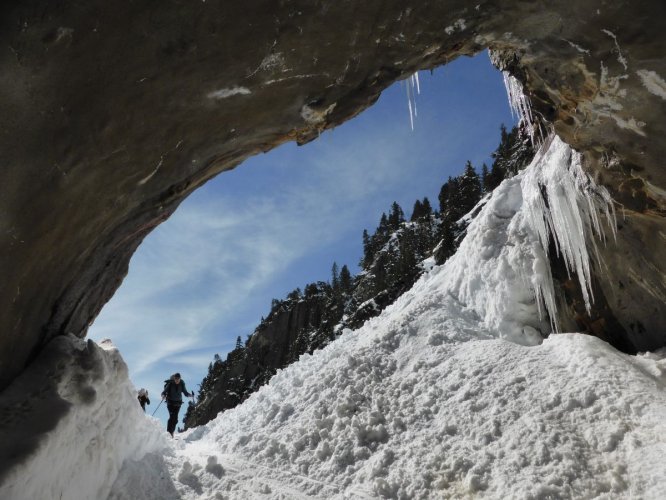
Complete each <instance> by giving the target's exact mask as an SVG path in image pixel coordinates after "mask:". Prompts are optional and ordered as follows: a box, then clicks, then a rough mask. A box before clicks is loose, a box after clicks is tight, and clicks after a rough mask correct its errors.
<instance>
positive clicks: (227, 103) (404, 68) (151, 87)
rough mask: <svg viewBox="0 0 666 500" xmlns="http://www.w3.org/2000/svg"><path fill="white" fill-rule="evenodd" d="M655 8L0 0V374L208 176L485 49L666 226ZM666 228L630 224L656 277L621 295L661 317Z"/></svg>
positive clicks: (73, 313) (8, 373)
mask: <svg viewBox="0 0 666 500" xmlns="http://www.w3.org/2000/svg"><path fill="white" fill-rule="evenodd" d="M665 14H666V4H665V3H664V2H663V1H661V0H650V1H647V0H639V1H614V2H607V1H605V0H580V1H572V0H569V1H553V2H547V3H545V2H527V1H502V2H500V1H496V0H491V1H481V0H480V1H479V2H478V3H477V2H471V3H470V2H466V1H462V0H447V1H427V0H426V1H418V2H417V1H412V0H367V1H364V2H339V1H312V0H294V1H287V0H283V1H268V0H265V1H261V0H249V1H246V2H229V1H227V0H207V1H206V2H197V1H185V0H165V1H163V2H159V3H154V2H152V3H151V2H134V1H130V0H117V1H114V2H108V1H102V0H86V1H85V2H84V1H74V0H70V1H67V0H58V1H45V0H41V1H40V0H32V1H30V0H24V1H20V2H19V1H18V0H9V1H7V2H3V3H2V5H0V165H1V168H0V248H1V250H2V251H1V252H0V276H1V277H2V280H1V282H0V304H2V306H1V307H0V332H1V334H0V384H4V383H5V382H6V381H7V380H11V379H12V378H14V377H15V376H16V374H17V373H19V372H20V371H21V370H22V368H23V367H24V366H25V364H26V363H27V362H28V361H29V360H30V359H31V358H32V357H34V355H35V353H36V352H38V350H39V349H40V347H41V346H43V345H44V343H45V342H46V341H47V340H48V339H49V338H51V337H53V336H54V335H59V334H63V333H67V332H73V333H75V334H77V335H80V336H83V335H85V333H86V329H87V326H88V325H89V323H90V322H91V321H92V320H93V319H94V317H95V316H96V314H97V313H98V312H99V310H100V309H101V307H102V306H103V305H104V303H105V302H106V301H107V300H108V299H109V298H110V296H111V295H112V294H113V292H114V291H115V290H116V289H117V287H118V286H119V285H120V283H121V281H122V279H123V277H124V275H125V273H126V272H127V264H128V261H129V258H130V256H131V255H132V253H133V252H134V250H135V249H136V247H137V246H138V245H139V244H140V242H141V240H142V239H143V238H144V237H145V236H146V234H148V233H149V232H150V231H151V230H152V229H153V228H154V227H155V226H157V225H158V224H159V223H161V222H162V221H164V220H165V219H166V218H167V217H168V216H169V215H170V214H171V213H172V212H173V211H174V210H175V209H176V207H177V206H178V204H179V203H180V201H182V200H183V199H184V198H185V197H186V196H187V195H188V194H189V193H191V192H192V191H193V190H194V189H196V188H197V187H198V186H200V185H201V184H203V183H204V182H206V180H208V179H210V178H211V177H213V176H215V175H216V174H218V173H220V172H222V171H224V170H228V169H231V168H234V167H235V166H236V165H238V164H239V163H240V162H242V161H243V159H245V158H247V157H248V156H250V155H253V154H256V153H259V152H262V151H268V150H270V149H271V148H273V147H275V146H276V145H278V144H280V143H282V142H285V141H290V140H296V141H299V142H301V143H303V142H307V141H309V140H312V139H314V138H316V137H317V135H318V134H319V133H320V131H321V130H323V129H325V128H329V127H333V126H335V125H337V124H339V123H342V122H343V121H345V120H347V119H349V118H351V117H353V116H355V115H356V114H358V113H359V112H361V111H362V110H363V109H364V108H366V107H367V106H369V105H371V104H372V103H373V102H374V101H375V100H376V99H377V97H378V95H379V93H380V92H381V91H382V90H383V89H384V88H386V87H387V86H388V85H389V84H391V83H392V82H394V81H395V80H397V79H400V78H405V77H406V76H408V75H409V74H411V73H412V72H414V71H415V70H417V69H424V68H431V67H435V66H438V65H441V64H445V63H446V62H448V61H450V60H452V59H453V58H455V57H457V56H459V55H468V54H472V53H475V52H477V51H478V50H481V49H483V48H486V47H491V48H493V49H495V50H497V51H498V52H499V54H500V57H498V61H499V63H500V64H501V65H503V66H504V67H506V68H507V69H508V70H509V71H511V72H513V73H514V74H515V75H516V76H517V77H518V78H519V79H520V80H521V81H523V83H524V84H525V85H526V88H527V90H528V93H529V95H530V96H531V98H532V100H533V102H534V105H535V108H536V109H537V111H538V112H539V113H541V114H542V115H543V116H544V118H545V119H546V120H548V121H550V122H552V123H553V125H554V127H555V130H556V131H557V133H558V134H560V135H561V136H562V137H563V138H564V139H565V140H566V141H567V142H569V143H570V144H571V145H572V146H574V147H575V148H577V149H579V150H583V151H585V152H586V153H587V154H588V156H589V157H590V158H591V159H592V160H594V161H595V163H596V164H599V165H602V164H603V160H604V156H605V155H608V154H612V156H613V158H616V159H617V163H618V164H619V165H621V172H619V173H618V174H617V176H613V177H612V178H611V176H608V179H607V181H608V183H609V185H610V186H611V187H612V188H614V189H616V190H617V191H622V190H623V189H625V190H626V189H630V188H629V186H627V185H625V184H626V182H629V181H630V182H634V183H639V184H640V183H641V182H646V181H647V182H649V184H642V185H643V186H648V187H650V189H648V188H644V189H643V191H642V192H643V195H644V197H645V198H646V199H647V200H648V201H646V203H645V205H650V206H651V207H652V208H651V209H650V211H649V212H648V211H644V210H643V211H641V210H638V211H637V212H636V214H634V213H632V214H631V215H630V217H632V220H633V221H634V222H633V224H634V226H632V227H636V228H637V229H636V231H637V232H638V233H641V232H643V233H645V232H646V231H648V228H650V227H655V226H660V225H663V222H662V221H663V216H662V212H661V211H660V209H663V207H664V200H663V198H662V195H663V192H664V191H663V189H664V188H666V173H665V171H664V169H663V168H662V159H663V158H664V153H666V142H664V141H663V140H662V138H663V137H664V132H666V130H665V128H666V120H665V119H664V116H665V114H664V112H665V111H666V107H665V104H666V100H665V98H666V90H665V89H664V87H666V84H665V83H664V78H665V77H666V60H665V58H664V53H665V50H664V49H665V48H666V44H665V39H666V32H665V31H664V30H663V19H664V18H665ZM443 112H445V110H443ZM599 171H600V172H601V173H602V174H603V173H604V172H603V171H602V167H599ZM622 186H624V188H623V187H622ZM630 186H633V184H630ZM652 187H654V189H653V188H652ZM631 189H634V188H631ZM634 191H636V190H635V189H634ZM639 191H640V189H639ZM636 196H638V197H639V198H640V196H639V195H636ZM655 207H656V209H655ZM632 210H633V209H632ZM621 234H624V233H622V232H621ZM661 238H662V239H661V240H660V239H659V238H657V237H655V239H654V242H653V244H651V245H650V244H648V245H643V244H642V243H636V242H633V240H632V242H631V245H635V246H634V247H631V248H632V249H633V250H632V252H633V251H635V254H632V255H628V256H627V255H626V254H623V255H625V257H624V258H623V259H622V265H623V266H624V265H625V264H626V259H630V260H631V259H638V261H640V262H642V263H643V264H641V265H644V267H640V266H638V264H637V266H638V267H634V268H635V269H637V270H644V269H652V270H653V272H654V273H655V274H656V275H658V278H657V279H654V278H653V279H652V282H651V283H650V284H649V286H647V285H645V286H643V285H641V284H640V280H637V279H635V280H634V282H635V283H636V286H635V287H633V288H632V292H635V293H638V294H640V295H639V296H638V297H633V298H631V300H630V301H629V302H627V301H626V300H625V299H626V298H627V297H626V295H623V296H622V297H620V299H615V300H616V302H615V304H616V305H617V304H618V302H617V300H621V301H622V302H621V305H617V307H619V308H620V309H622V308H625V309H627V308H628V309H631V308H633V307H634V305H635V304H636V303H638V302H640V303H646V304H648V303H649V304H652V306H650V308H649V309H650V310H653V309H654V308H656V309H657V313H656V315H655V316H654V318H655V321H654V322H653V324H654V325H660V326H661V328H660V330H661V331H662V332H663V325H664V306H663V295H664V288H665V287H664V280H663V264H660V262H657V261H659V260H660V258H661V257H660V255H659V252H660V250H661V248H663V237H661ZM623 248H629V246H626V247H623ZM609 252H610V253H613V250H612V249H611V250H609ZM655 252H656V253H655ZM641 272H642V271H641ZM660 280H661V281H660ZM618 281H619V280H616V279H613V280H611V281H609V282H608V283H607V285H608V286H612V287H614V290H615V287H616V285H617V282H618ZM655 287H656V288H655ZM607 295H608V294H607ZM660 300H661V302H659V301H660ZM623 310H624V309H623ZM618 321H620V322H621V323H622V322H623V321H625V320H623V319H622V318H619V319H618ZM626 323H627V324H630V323H631V321H626ZM643 325H644V326H645V323H643ZM646 329H647V327H646ZM636 335H640V334H636ZM649 335H652V336H654V335H657V334H654V333H650V334H649ZM659 335H660V336H659ZM659 335H658V336H659V343H660V344H663V343H664V338H663V334H659Z"/></svg>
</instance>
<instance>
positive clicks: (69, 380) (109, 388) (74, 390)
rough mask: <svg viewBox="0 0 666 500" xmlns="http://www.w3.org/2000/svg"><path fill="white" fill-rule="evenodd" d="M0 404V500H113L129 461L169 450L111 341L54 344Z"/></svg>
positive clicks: (61, 339) (66, 339) (69, 340)
mask: <svg viewBox="0 0 666 500" xmlns="http://www.w3.org/2000/svg"><path fill="white" fill-rule="evenodd" d="M2 395H3V398H2V400H1V401H0V415H2V427H1V428H0V442H2V448H1V451H0V453H1V454H2V455H0V498H3V499H7V500H34V499H48V498H54V499H84V498H85V499H88V498H106V497H107V495H108V493H109V490H110V488H111V485H112V484H113V482H114V480H115V479H116V476H117V475H118V472H119V470H120V469H121V467H122V464H123V462H124V461H125V460H130V459H139V458H141V457H142V456H143V455H144V454H145V453H147V452H150V451H157V450H159V449H163V448H164V447H165V446H166V441H165V439H164V437H163V432H161V430H160V428H159V424H158V422H157V421H156V420H153V419H150V418H148V417H146V416H145V415H144V413H143V411H142V410H141V407H140V406H139V403H138V401H137V399H136V391H135V390H134V388H133V387H132V385H131V383H130V381H129V379H128V377H127V366H126V365H125V363H124V361H123V360H122V358H121V357H120V354H119V353H118V351H117V350H116V348H115V347H114V346H113V345H112V344H111V343H110V342H104V343H102V344H101V345H99V346H98V345H97V344H95V343H94V342H93V341H92V340H88V341H87V342H86V341H84V340H81V339H78V338H76V337H74V336H59V337H56V338H54V339H53V340H52V341H51V342H50V343H49V344H48V345H47V346H46V348H45V349H44V351H42V353H40V355H39V357H38V358H37V359H36V360H35V361H34V362H33V363H32V364H31V365H30V367H29V368H28V369H27V370H26V371H25V372H24V373H23V374H22V375H21V376H20V377H19V378H18V379H16V380H15V381H14V382H13V383H12V384H11V385H10V386H9V387H8V388H7V389H5V391H4V392H3V394H2Z"/></svg>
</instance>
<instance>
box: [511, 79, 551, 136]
mask: <svg viewBox="0 0 666 500" xmlns="http://www.w3.org/2000/svg"><path fill="white" fill-rule="evenodd" d="M502 75H503V76H504V87H505V88H506V95H507V97H508V99H509V106H510V108H511V116H513V117H515V118H518V119H519V120H521V121H522V122H523V123H524V124H525V127H526V128H527V132H528V134H529V136H530V140H531V141H532V145H533V146H538V145H540V144H542V143H543V142H544V137H543V135H542V133H541V128H540V127H539V126H538V125H537V124H536V123H535V121H534V115H533V114H532V106H531V104H530V101H529V99H527V97H526V96H525V92H524V90H523V86H522V85H521V83H520V82H519V81H518V80H516V79H515V78H514V77H513V76H511V75H510V74H509V73H508V72H506V71H502Z"/></svg>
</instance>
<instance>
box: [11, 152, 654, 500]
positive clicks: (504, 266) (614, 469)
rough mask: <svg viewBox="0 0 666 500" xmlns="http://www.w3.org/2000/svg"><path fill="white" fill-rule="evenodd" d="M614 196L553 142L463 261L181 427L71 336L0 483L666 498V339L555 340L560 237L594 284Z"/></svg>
mask: <svg viewBox="0 0 666 500" xmlns="http://www.w3.org/2000/svg"><path fill="white" fill-rule="evenodd" d="M543 192H547V193H548V194H549V203H548V204H544V203H542V201H541V200H540V199H539V196H542V193H543ZM607 201H608V200H607V199H606V198H605V195H604V192H603V191H601V190H599V189H598V188H596V187H595V186H594V184H593V183H592V182H591V181H590V180H589V179H587V178H586V177H585V176H584V174H583V173H582V171H581V170H580V158H579V157H578V156H577V155H576V154H575V153H573V152H572V151H571V150H570V149H569V148H568V147H567V146H566V145H564V144H563V143H562V142H561V141H559V139H554V140H551V141H547V143H546V146H545V147H544V149H543V150H542V151H541V152H540V154H539V155H538V156H537V157H536V158H535V160H534V162H533V163H532V165H530V167H529V168H528V169H527V170H526V171H525V172H524V173H523V174H521V175H519V176H517V177H515V178H513V179H510V180H507V181H505V182H504V183H503V184H502V185H501V186H500V187H499V188H498V189H497V190H496V191H495V192H494V193H493V195H492V196H491V197H490V198H489V199H488V200H487V201H486V202H485V205H484V206H483V207H482V209H481V210H480V212H479V215H478V216H477V217H476V218H475V219H474V220H473V221H472V222H471V224H470V226H469V227H468V230H467V235H466V237H465V240H464V241H463V242H462V243H461V245H460V248H459V250H458V252H457V253H456V255H454V256H453V257H452V258H451V259H449V261H447V263H446V264H445V265H443V266H440V267H432V269H431V270H430V271H429V272H427V273H426V274H425V275H424V276H423V277H422V278H421V279H420V280H419V281H418V282H417V283H416V285H415V286H414V287H413V288H412V290H410V291H409V292H407V293H406V294H404V295H403V296H402V297H400V298H399V299H398V300H397V301H396V302H395V303H394V304H393V305H392V306H390V307H388V308H387V309H386V310H385V311H384V312H383V313H382V314H381V315H380V316H378V317H376V318H374V319H371V320H369V321H368V322H367V323H366V324H365V325H364V326H363V327H362V328H360V329H359V330H356V331H345V332H344V333H343V335H342V336H341V337H340V338H339V339H338V340H336V341H335V342H333V343H331V344H330V345H329V346H327V347H326V348H325V349H323V350H321V351H318V352H316V353H314V354H313V355H304V356H302V357H301V359H300V360H299V361H298V362H297V363H295V364H293V365H291V366H290V367H288V368H287V369H285V370H282V371H281V372H279V373H278V374H277V375H276V376H275V377H273V378H272V379H271V381H270V383H269V384H268V385H267V386H265V387H263V388H262V389H260V390H259V391H258V392H257V393H255V394H254V395H253V396H252V397H250V398H249V399H248V400H247V401H246V402H245V403H243V404H242V405H241V406H239V407H237V408H235V409H234V410H231V411H227V412H225V413H223V414H222V415H219V416H218V418H217V419H215V420H213V421H212V422H210V423H209V424H208V425H206V426H203V427H200V428H197V429H194V430H192V431H189V432H187V433H185V434H182V435H178V436H177V438H176V439H175V440H173V441H172V440H169V441H165V440H164V436H165V432H164V431H163V430H161V429H159V424H158V423H157V422H156V421H155V420H154V419H151V418H150V417H147V416H145V415H144V414H143V413H142V412H141V410H140V408H139V405H138V403H137V401H136V399H135V398H136V394H135V392H134V391H133V388H132V386H131V383H130V382H129V380H128V379H127V369H126V367H125V364H124V363H123V361H122V359H121V358H120V355H119V354H118V352H117V351H116V350H115V349H114V348H113V347H112V346H110V345H103V346H102V347H101V348H100V347H98V346H97V345H95V344H94V343H93V342H91V341H88V342H84V341H81V340H78V339H75V338H74V337H59V338H57V339H55V340H54V341H53V342H52V343H51V344H50V345H49V347H48V349H47V350H45V351H44V352H43V353H42V354H41V355H40V358H39V359H38V360H37V362H36V363H34V364H33V365H32V367H31V369H30V370H28V371H26V372H25V373H24V374H23V375H22V376H21V377H20V378H19V379H18V380H17V381H15V382H14V383H13V384H12V385H11V386H10V387H9V388H8V389H6V390H5V392H3V396H4V397H3V400H2V402H1V403H0V415H2V422H3V426H2V427H1V428H0V439H2V443H3V446H2V455H1V456H0V464H1V466H2V467H1V468H0V498H3V499H5V498H6V499H12V500H13V499H19V500H23V499H25V500H28V499H30V500H32V499H50V498H54V499H59V498H61V499H73V500H78V499H91V498H110V499H114V500H115V499H144V500H157V499H160V500H167V499H184V500H191V499H202V498H203V499H233V500H237V499H261V498H265V499H269V498H270V499H289V500H292V499H304V498H322V499H324V498H325V499H329V498H333V499H347V498H348V499H352V498H353V499H358V498H400V499H409V498H415V499H416V498H424V499H425V498H533V499H537V498H541V499H546V498H647V499H650V498H653V499H661V498H666V393H665V392H664V384H665V382H666V356H665V355H664V354H666V353H661V354H660V353H652V354H646V355H643V356H634V357H632V356H627V355H624V354H621V353H618V352H617V351H615V350H614V349H613V348H611V347H610V346H609V345H608V344H606V343H604V342H602V341H600V340H599V339H597V338H594V337H589V336H585V335H581V334H552V335H551V336H550V337H549V338H548V339H546V340H542V334H545V333H547V332H548V331H549V321H548V319H547V318H546V317H544V314H543V313H544V311H547V310H548V311H549V310H550V305H552V304H554V303H555V301H554V297H553V294H554V292H553V287H552V283H551V282H550V273H549V263H548V260H547V256H546V254H545V252H544V250H543V245H544V244H545V242H546V241H547V240H548V238H551V237H555V238H557V244H558V245H559V249H560V251H562V252H563V253H564V254H565V255H566V256H567V257H566V258H567V259H569V260H570V265H571V267H572V268H574V269H582V270H583V273H582V276H581V275H579V276H578V277H579V278H580V279H581V280H582V283H583V285H585V284H586V277H585V269H586V266H588V265H589V254H590V253H591V252H590V251H589V250H588V249H592V253H593V249H594V243H593V242H592V241H591V240H590V235H591V234H592V231H593V228H595V229H594V230H595V231H596V232H597V233H601V232H602V230H601V223H600V222H599V218H598V212H599V210H601V211H602V212H603V211H605V210H606V209H607ZM608 216H609V217H610V218H612V214H610V212H608ZM572 231H573V232H574V233H572ZM591 299H592V298H590V300H591ZM541 302H543V304H541Z"/></svg>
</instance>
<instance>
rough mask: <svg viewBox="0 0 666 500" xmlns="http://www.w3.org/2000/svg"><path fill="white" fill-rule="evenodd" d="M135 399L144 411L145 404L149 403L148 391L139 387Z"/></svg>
mask: <svg viewBox="0 0 666 500" xmlns="http://www.w3.org/2000/svg"><path fill="white" fill-rule="evenodd" d="M137 399H138V400H139V404H140V405H141V408H143V411H146V405H149V404H150V399H148V391H147V390H145V389H143V388H142V389H139V395H138V396H137Z"/></svg>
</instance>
